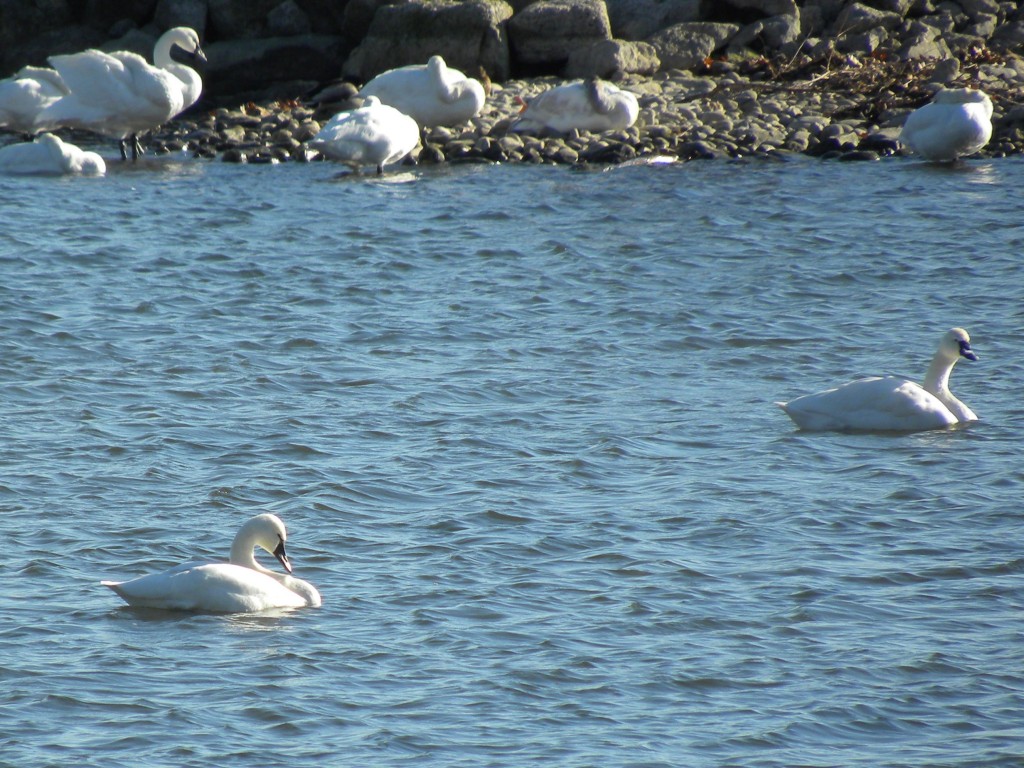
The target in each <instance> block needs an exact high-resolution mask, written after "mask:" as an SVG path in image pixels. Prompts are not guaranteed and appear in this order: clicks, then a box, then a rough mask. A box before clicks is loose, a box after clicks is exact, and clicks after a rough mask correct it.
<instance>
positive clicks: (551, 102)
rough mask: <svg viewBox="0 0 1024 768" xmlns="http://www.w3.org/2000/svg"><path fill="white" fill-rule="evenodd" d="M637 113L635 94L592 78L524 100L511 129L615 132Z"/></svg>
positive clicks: (637, 105)
mask: <svg viewBox="0 0 1024 768" xmlns="http://www.w3.org/2000/svg"><path fill="white" fill-rule="evenodd" d="M520 101H521V100H520ZM639 114H640V105H639V104H638V103H637V100H636V96H634V95H633V94H632V93H630V92H629V91H623V90H621V89H620V88H618V87H617V86H615V85H612V84H611V83H606V82H604V81H603V80H599V79H597V78H591V79H590V80H580V81H577V82H574V83H567V84H566V85H560V86H558V87H557V88H551V89H549V90H547V91H544V92H543V93H541V94H540V95H538V96H536V97H534V98H533V99H530V101H529V102H524V106H523V109H522V111H521V112H520V113H519V118H518V119H517V120H516V121H515V122H514V123H512V126H511V128H510V130H512V131H524V132H527V133H530V132H534V131H541V130H544V129H545V128H548V129H550V130H552V131H558V132H559V133H565V132H566V131H571V130H573V129H576V130H579V131H595V132H596V131H616V130H621V129H623V128H628V127H629V126H631V125H632V124H633V123H635V122H636V118H637V116H638V115H639Z"/></svg>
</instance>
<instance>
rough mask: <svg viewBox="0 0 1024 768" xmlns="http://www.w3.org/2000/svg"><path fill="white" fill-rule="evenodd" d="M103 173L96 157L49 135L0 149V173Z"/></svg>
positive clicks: (95, 174) (101, 165) (104, 164)
mask: <svg viewBox="0 0 1024 768" xmlns="http://www.w3.org/2000/svg"><path fill="white" fill-rule="evenodd" d="M106 172H107V164H106V163H104V162H103V158H102V157H100V156H99V155H98V154H96V153H95V152H85V151H83V150H81V149H79V148H78V147H76V146H75V145H74V144H69V143H67V142H66V141H61V140H60V138H59V137H57V136H54V135H53V134H52V133H44V134H42V135H41V136H39V137H38V138H37V139H36V140H35V141H31V142H22V143H20V144H8V145H7V146H6V147H3V148H2V149H0V173H6V174H22V175H25V174H39V175H47V176H62V175H65V174H76V173H78V174H82V175H85V176H102V175H103V174H105V173H106Z"/></svg>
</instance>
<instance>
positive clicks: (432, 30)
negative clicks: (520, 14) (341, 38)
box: [342, 0, 512, 83]
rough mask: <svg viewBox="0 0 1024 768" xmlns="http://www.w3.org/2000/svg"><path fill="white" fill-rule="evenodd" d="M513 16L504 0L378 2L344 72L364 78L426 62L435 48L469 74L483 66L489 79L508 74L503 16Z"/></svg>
mask: <svg viewBox="0 0 1024 768" xmlns="http://www.w3.org/2000/svg"><path fill="white" fill-rule="evenodd" d="M511 16H512V6H510V5H509V4H508V3H506V2H503V0H467V1H466V2H438V1H437V0H409V2H406V3H402V4H401V5H385V6H381V7H380V8H378V9H377V12H376V13H375V14H374V17H373V22H372V23H371V24H370V28H369V30H368V31H367V33H366V37H364V38H363V40H362V42H361V43H359V45H358V46H356V48H355V49H354V50H353V51H352V54H351V55H350V56H349V57H348V59H347V60H346V61H345V64H344V67H343V69H342V73H343V74H344V76H345V77H346V78H350V79H352V80H354V81H356V82H360V83H365V82H367V81H368V80H369V79H370V78H372V77H374V76H375V75H378V74H380V73H381V72H384V71H386V70H389V69H394V68H395V67H404V66H407V65H409V64H425V63H426V61H427V59H429V58H430V57H431V56H433V55H435V54H437V55H439V56H441V58H443V59H444V60H445V63H446V64H447V65H448V66H450V67H453V68H455V69H460V70H462V71H463V72H465V73H466V74H467V75H468V76H470V77H475V76H476V74H477V71H478V69H479V68H480V67H483V68H484V70H485V71H486V72H487V74H488V76H489V77H490V78H491V79H492V80H497V81H503V80H507V79H508V77H509V48H508V40H507V38H506V36H505V22H506V21H507V20H508V19H509V18H510V17H511Z"/></svg>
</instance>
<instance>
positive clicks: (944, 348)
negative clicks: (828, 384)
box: [778, 328, 978, 432]
mask: <svg viewBox="0 0 1024 768" xmlns="http://www.w3.org/2000/svg"><path fill="white" fill-rule="evenodd" d="M961 357H962V358H964V359H965V360H977V359H978V356H977V355H976V354H975V353H974V351H973V350H972V349H971V337H970V336H968V335H967V331H965V330H964V329H963V328H952V329H950V330H949V331H947V332H946V333H945V334H944V335H943V337H942V340H941V341H940V342H939V349H938V351H937V352H936V353H935V357H934V358H932V362H931V365H930V366H929V367H928V373H927V374H926V375H925V377H924V384H923V385H920V384H917V383H915V382H913V381H910V380H909V379H906V378H903V377H902V376H873V377H870V378H866V379H859V380H857V381H852V382H850V383H849V384H844V385H842V386H840V387H836V388H834V389H827V390H825V391H824V392H818V393H816V394H813V395H804V396H803V397H798V398H796V399H795V400H790V401H789V402H788V403H778V405H779V406H780V407H781V408H782V410H784V411H785V412H786V413H788V414H789V416H790V418H791V419H793V421H794V422H796V424H797V426H798V427H800V428H801V429H807V430H814V431H900V432H916V431H920V430H926V429H941V428H942V427H948V426H951V425H953V424H959V423H961V422H967V421H976V420H977V418H978V417H977V416H975V415H974V411H972V410H971V409H970V408H968V407H967V406H966V405H964V404H963V403H962V402H960V401H959V400H957V399H956V398H955V397H954V396H953V393H952V392H950V391H949V374H950V372H951V371H952V370H953V366H954V365H956V364H957V361H958V360H959V359H960V358H961Z"/></svg>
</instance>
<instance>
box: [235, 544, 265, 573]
mask: <svg viewBox="0 0 1024 768" xmlns="http://www.w3.org/2000/svg"><path fill="white" fill-rule="evenodd" d="M255 548H256V545H255V544H254V543H253V541H252V540H251V539H249V538H248V537H242V536H236V537H235V540H234V541H233V542H232V543H231V563H232V564H233V565H240V566H242V567H243V568H252V569H253V570H254V571H259V572H260V573H269V574H272V575H273V574H274V571H272V570H270V569H269V568H264V567H263V566H262V565H260V564H259V562H257V560H256V556H255V555H254V554H253V550H254V549H255Z"/></svg>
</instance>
